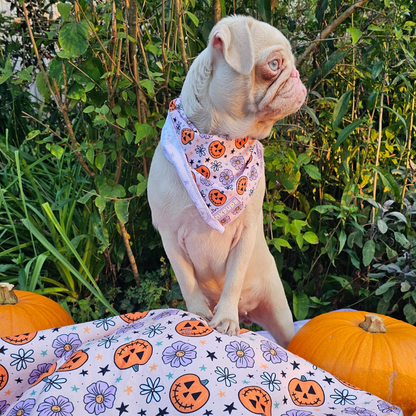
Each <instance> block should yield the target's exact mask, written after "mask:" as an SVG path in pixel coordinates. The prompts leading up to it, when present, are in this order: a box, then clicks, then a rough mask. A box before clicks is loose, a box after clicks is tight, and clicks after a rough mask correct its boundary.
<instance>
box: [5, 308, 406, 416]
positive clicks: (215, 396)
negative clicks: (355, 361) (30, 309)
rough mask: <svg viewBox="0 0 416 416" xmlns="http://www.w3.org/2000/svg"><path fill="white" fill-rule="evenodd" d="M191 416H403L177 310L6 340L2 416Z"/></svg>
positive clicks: (291, 358)
mask: <svg viewBox="0 0 416 416" xmlns="http://www.w3.org/2000/svg"><path fill="white" fill-rule="evenodd" d="M186 414H192V415H200V416H210V415H211V416H214V415H227V416H228V415H232V416H238V415H264V416H311V415H337V416H342V415H360V416H381V415H383V416H397V415H399V416H400V415H403V413H402V411H401V410H400V409H399V408H398V407H396V406H393V405H391V404H389V403H387V402H385V401H383V400H381V399H379V398H377V397H375V396H373V395H371V394H370V393H367V392H365V391H362V390H359V389H357V388H354V387H353V386H351V385H350V384H348V383H345V384H344V383H343V382H342V381H340V380H338V379H337V378H336V377H334V376H332V375H331V374H329V373H327V372H325V371H323V370H321V369H319V368H317V367H316V366H314V365H312V364H311V363H309V362H307V361H305V360H303V359H302V358H300V357H298V356H296V355H294V354H291V353H290V352H288V351H286V350H285V349H283V348H281V347H280V346H279V345H277V344H276V343H275V342H273V341H271V340H269V339H267V338H264V337H263V336H261V335H258V334H256V333H254V332H250V331H245V332H243V333H242V334H241V335H240V336H239V337H235V336H227V335H223V334H220V333H218V332H217V331H215V330H212V329H211V328H210V327H209V326H208V325H207V324H206V322H205V321H203V320H202V319H201V318H200V317H198V316H196V315H192V314H190V313H188V312H184V311H179V310H174V309H164V310H154V311H147V312H137V313H131V314H126V315H121V316H117V317H112V318H106V319H100V320H97V321H93V322H87V323H84V324H79V325H73V326H66V327H62V328H54V329H49V330H45V331H39V332H37V333H32V334H24V336H19V337H5V338H2V339H0V416H4V415H8V416H87V415H95V416H98V415H103V416H106V415H108V416H110V415H111V416H112V415H115V416H122V415H124V416H129V415H141V416H164V415H186Z"/></svg>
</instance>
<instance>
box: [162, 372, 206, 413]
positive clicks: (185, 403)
mask: <svg viewBox="0 0 416 416" xmlns="http://www.w3.org/2000/svg"><path fill="white" fill-rule="evenodd" d="M207 383H208V380H202V381H201V379H200V378H199V377H198V376H197V375H195V374H184V375H183V376H181V377H179V378H178V379H176V380H175V381H174V382H173V384H172V387H171V388H170V392H169V397H170V400H171V402H172V404H173V406H174V407H175V409H176V410H178V411H179V412H181V413H192V412H195V411H197V410H199V409H200V408H201V407H202V406H204V405H205V403H206V402H207V401H208V399H209V396H210V393H209V390H208V389H207V388H206V387H205V385H206V384H207Z"/></svg>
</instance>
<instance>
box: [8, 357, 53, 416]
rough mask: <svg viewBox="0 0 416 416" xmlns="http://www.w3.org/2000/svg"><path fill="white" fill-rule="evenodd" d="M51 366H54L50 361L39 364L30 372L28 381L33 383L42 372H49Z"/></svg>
mask: <svg viewBox="0 0 416 416" xmlns="http://www.w3.org/2000/svg"><path fill="white" fill-rule="evenodd" d="M51 367H52V364H49V363H43V364H39V365H38V367H37V368H36V369H35V370H32V372H31V373H30V374H29V380H28V383H29V384H33V383H34V382H35V381H37V380H38V379H39V377H40V376H41V375H42V374H44V373H47V372H48V370H49V369H50V368H51ZM0 415H1V413H0Z"/></svg>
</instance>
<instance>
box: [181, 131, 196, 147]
mask: <svg viewBox="0 0 416 416" xmlns="http://www.w3.org/2000/svg"><path fill="white" fill-rule="evenodd" d="M194 137H195V132H194V131H193V130H192V129H188V128H184V129H182V131H181V140H182V143H183V144H188V143H190V142H191V141H192V140H193V139H194Z"/></svg>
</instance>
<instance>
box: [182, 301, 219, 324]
mask: <svg viewBox="0 0 416 416" xmlns="http://www.w3.org/2000/svg"><path fill="white" fill-rule="evenodd" d="M186 309H187V310H188V312H191V313H194V314H195V315H198V316H200V317H201V318H203V319H205V320H206V321H207V322H209V321H210V320H211V319H212V318H213V317H214V315H213V314H212V312H211V310H210V309H209V307H208V305H207V302H206V301H205V300H203V301H201V302H195V301H194V302H186Z"/></svg>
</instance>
